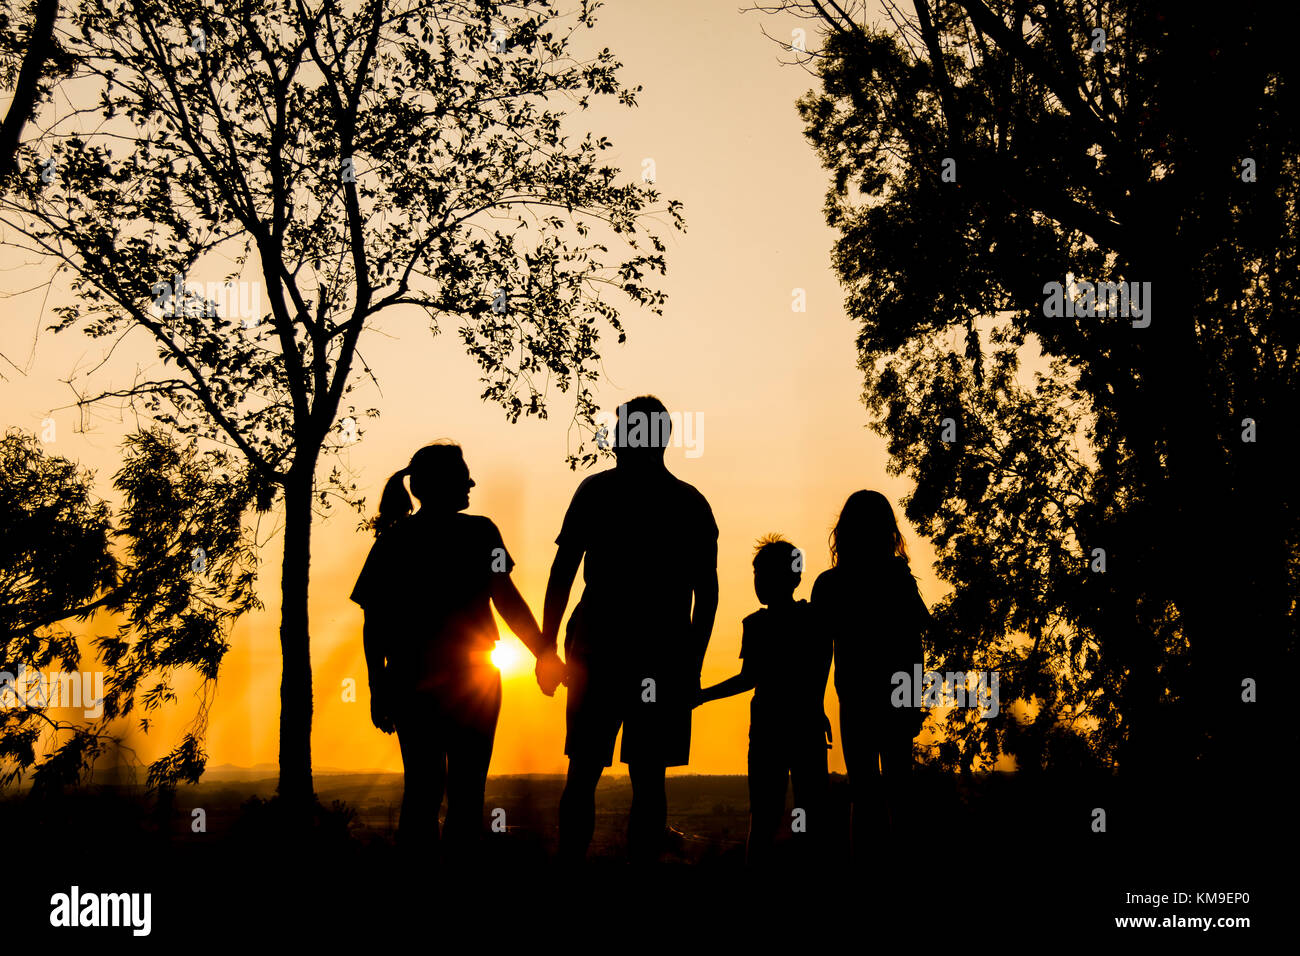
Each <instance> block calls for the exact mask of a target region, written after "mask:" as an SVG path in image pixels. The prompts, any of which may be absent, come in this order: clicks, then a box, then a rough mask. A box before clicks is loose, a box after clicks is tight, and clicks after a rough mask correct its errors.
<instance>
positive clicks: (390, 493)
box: [370, 468, 412, 537]
mask: <svg viewBox="0 0 1300 956" xmlns="http://www.w3.org/2000/svg"><path fill="white" fill-rule="evenodd" d="M406 472H407V469H405V468H403V469H402V470H401V471H399V472H397V473H396V474H395V475H393V477H391V478H389V479H388V482H387V483H386V484H385V485H384V493H383V494H382V495H380V497H379V513H378V514H376V515H375V517H374V519H373V520H372V521H371V522H370V525H371V527H372V528H374V529H375V537H378V536H379V535H381V534H383V533H384V532H385V531H388V530H389V529H391V528H392V527H393V526H394V525H395V524H397V523H398V522H399V521H401V520H402V519H403V518H405V517H406V516H407V515H409V514H410V513H411V511H412V508H411V496H410V494H408V493H407V490H406V485H405V484H404V483H403V480H402V479H403V478H405V477H406Z"/></svg>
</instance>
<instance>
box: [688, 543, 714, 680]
mask: <svg viewBox="0 0 1300 956" xmlns="http://www.w3.org/2000/svg"><path fill="white" fill-rule="evenodd" d="M692 590H693V591H694V592H695V603H694V605H693V606H692V608H691V646H692V647H693V648H694V649H695V673H696V674H699V673H700V671H702V670H704V654H705V652H706V651H707V650H708V649H709V638H710V637H712V636H713V620H714V618H715V617H717V615H718V568H717V562H716V560H715V561H713V562H710V564H709V566H708V567H706V568H704V569H703V570H702V571H701V572H700V574H699V576H698V577H697V578H696V580H695V585H694V587H693V589H692Z"/></svg>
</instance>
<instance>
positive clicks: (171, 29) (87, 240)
mask: <svg viewBox="0 0 1300 956" xmlns="http://www.w3.org/2000/svg"><path fill="white" fill-rule="evenodd" d="M593 10H594V5H593V4H589V3H582V4H581V6H580V7H579V9H578V10H577V11H576V12H575V13H574V14H572V15H569V14H562V13H561V12H560V11H558V10H557V8H556V5H555V4H554V3H553V2H551V0H521V2H518V3H509V4H507V3H491V2H486V0H463V2H419V0H405V2H392V0H367V2H363V3H360V4H342V3H339V2H337V0H320V2H316V3H309V2H307V0H294V2H271V0H237V2H233V3H230V4H225V5H222V6H220V7H219V8H214V7H213V6H212V5H209V4H204V3H199V2H193V0H166V2H136V0H133V2H130V3H127V2H118V0H84V2H82V3H81V5H80V6H79V7H78V8H77V10H76V11H74V12H72V13H71V14H70V15H69V16H70V20H71V21H72V23H73V24H75V31H73V32H71V33H70V34H69V35H68V36H67V37H66V38H64V40H65V42H66V43H67V44H68V46H69V48H70V49H71V50H72V51H73V52H74V53H75V55H76V56H78V58H79V60H80V61H81V62H82V63H83V64H84V69H85V70H86V71H87V72H88V74H89V75H91V76H94V77H97V78H98V80H99V84H100V87H99V95H100V99H99V102H98V107H97V109H96V111H95V112H96V113H97V116H96V126H97V128H96V129H94V130H91V129H86V128H83V126H84V125H85V124H82V125H78V124H77V117H76V116H73V115H69V116H67V117H63V118H62V119H61V120H59V121H56V122H52V123H51V124H49V129H50V132H49V133H48V134H46V135H44V136H43V137H42V139H41V140H40V142H39V144H36V143H34V144H32V145H30V146H26V147H24V149H25V150H26V151H30V150H32V149H34V148H36V146H37V145H39V146H40V147H41V148H42V149H46V150H50V151H52V152H53V153H54V154H55V155H57V157H58V161H59V170H60V172H59V176H58V178H57V180H56V181H55V182H54V183H51V184H43V183H41V182H39V181H38V180H37V179H36V178H35V177H28V178H26V179H24V180H23V181H22V182H21V184H20V185H19V186H18V187H16V188H15V189H14V190H13V191H12V192H11V195H10V197H9V199H8V203H7V206H8V208H7V210H6V212H5V214H4V215H0V221H3V222H4V223H5V224H6V225H7V226H8V227H10V228H11V229H12V230H13V231H14V232H15V233H18V234H21V235H22V236H24V237H25V240H24V244H25V247H26V248H28V249H31V250H34V251H37V252H39V253H40V254H42V255H45V256H50V257H53V258H54V259H55V260H57V261H58V262H59V263H60V264H61V265H62V266H64V267H66V268H67V269H68V270H69V271H70V272H71V275H72V287H73V290H74V291H75V292H76V294H77V301H76V303H75V304H74V305H71V306H68V307H66V308H64V309H62V310H60V311H61V316H60V321H59V322H58V323H57V326H56V327H57V328H59V329H68V328H73V327H77V328H80V329H82V330H83V331H85V332H86V333H87V334H89V335H92V336H124V335H127V334H130V333H133V332H134V333H137V334H141V335H147V336H149V337H150V338H151V339H152V341H153V343H154V345H155V347H156V349H157V352H158V356H159V359H160V360H161V362H162V365H163V366H164V368H165V369H166V370H167V371H166V372H163V371H155V372H154V373H153V374H149V375H146V376H145V377H143V378H142V379H141V381H139V382H138V383H137V384H135V385H133V386H132V387H130V388H126V389H118V390H110V391H106V392H102V393H98V394H94V395H87V396H86V397H85V401H86V402H94V401H100V400H106V399H117V400H124V401H128V402H131V403H133V404H135V405H136V406H137V407H138V408H140V409H142V410H144V411H147V412H148V413H150V414H152V415H153V416H154V418H155V419H156V420H157V421H158V422H160V423H163V424H166V425H168V426H170V427H174V428H176V429H177V430H178V431H179V432H181V433H183V434H192V435H196V436H202V437H203V438H205V439H207V440H209V441H212V442H219V443H222V444H224V445H225V446H226V447H230V448H233V449H235V450H237V452H238V454H240V455H241V456H242V458H243V460H244V462H245V465H246V468H247V480H248V481H249V482H250V484H251V485H253V486H254V487H255V488H256V489H257V496H258V501H259V503H260V505H261V506H262V507H270V505H271V504H272V502H273V500H274V499H275V498H276V497H277V496H279V495H283V505H284V515H285V547H284V562H283V566H282V568H281V596H282V611H281V628H280V639H281V648H282V652H283V660H284V673H283V680H282V684H281V711H280V769H281V776H280V793H281V794H282V795H283V796H284V797H285V798H286V800H287V801H289V802H290V803H299V802H303V801H306V800H308V799H309V798H310V795H311V792H312V778H311V752H310V742H311V716H312V699H311V659H310V641H309V628H308V613H307V594H308V580H309V557H310V533H311V524H312V516H313V508H314V506H315V507H322V508H323V507H326V506H328V504H329V503H330V492H331V491H332V492H334V493H335V494H337V495H339V496H341V497H342V498H343V499H344V500H346V501H348V502H349V503H351V504H352V505H354V506H358V507H359V506H360V502H359V501H358V500H357V498H356V495H355V486H354V485H352V484H350V483H349V482H348V481H347V479H346V478H345V477H344V476H342V474H341V473H340V472H339V470H338V469H337V468H335V469H334V470H333V471H332V472H331V473H330V474H329V475H328V477H325V476H323V475H322V473H321V466H322V460H323V456H324V455H326V454H328V453H329V452H332V451H335V450H337V449H338V448H339V447H342V446H343V444H344V443H345V442H346V440H348V439H350V438H352V437H353V436H354V435H356V434H358V432H357V431H356V428H355V419H353V420H352V422H351V423H349V422H348V419H349V418H352V414H354V413H355V410H354V409H353V407H352V406H348V407H347V408H346V409H344V407H343V402H344V399H345V397H346V396H347V395H349V393H350V392H351V391H352V389H353V388H354V387H355V386H356V384H357V380H358V378H359V375H360V374H361V373H362V372H364V371H366V370H365V367H364V362H363V361H362V360H361V358H360V355H359V352H358V346H359V343H360V342H361V338H362V333H363V332H364V331H365V330H366V329H367V328H371V327H373V326H375V325H377V324H378V323H379V321H380V319H381V318H385V317H391V320H392V321H397V320H399V319H400V318H401V317H402V316H403V314H406V315H407V317H408V321H409V317H410V316H411V315H414V314H419V313H423V315H424V316H425V317H426V318H427V321H428V322H429V323H430V326H431V330H432V331H433V332H434V333H437V332H439V331H441V330H442V329H443V328H445V327H446V325H448V324H454V325H455V327H456V329H457V332H458V335H459V338H460V340H461V342H462V344H463V345H464V347H465V348H466V350H467V352H468V353H469V354H470V355H471V356H473V358H474V359H475V360H476V361H477V362H478V364H479V365H480V367H481V369H482V378H483V383H484V390H483V393H482V397H483V399H485V400H489V401H492V402H495V403H497V404H499V405H500V406H501V407H502V408H503V409H504V410H505V412H506V414H507V416H508V417H509V418H510V420H512V421H514V420H517V419H518V417H519V416H520V415H538V416H544V415H545V414H546V410H547V403H546V399H547V395H546V389H547V385H548V383H554V384H555V386H556V387H557V388H558V389H559V390H561V391H562V392H570V393H571V394H572V396H573V399H574V417H575V422H576V423H578V424H580V425H581V426H582V427H583V428H584V429H586V430H591V431H594V422H593V414H594V411H595V408H594V405H593V402H592V398H591V391H590V385H591V383H592V382H593V381H594V380H595V379H596V377H597V374H598V371H597V370H598V368H599V360H600V355H599V352H598V344H599V340H600V337H601V335H602V334H606V333H610V332H612V333H613V334H615V335H616V336H617V338H618V340H619V341H622V340H623V338H624V329H623V324H622V320H621V318H620V315H619V311H618V308H617V305H618V302H619V299H620V298H621V297H626V298H627V299H630V300H631V301H632V302H634V303H637V304H640V305H642V306H645V307H648V308H649V309H651V310H652V311H654V312H658V311H660V309H661V307H662V304H663V301H664V297H663V295H662V294H661V293H660V292H658V291H656V290H655V289H654V288H652V287H651V285H650V284H649V282H650V279H651V277H652V276H653V275H654V274H656V273H662V272H663V271H664V268H665V260H664V255H663V253H664V245H663V243H662V241H661V240H660V239H659V238H658V237H657V236H655V235H654V234H647V232H646V228H647V226H648V221H649V220H650V219H651V218H654V217H663V218H664V219H666V221H667V223H668V224H669V225H671V226H672V227H676V228H681V226H682V221H681V215H680V209H679V206H678V204H677V203H675V202H668V203H666V204H660V201H659V196H658V193H657V192H656V191H655V190H654V189H653V188H651V187H650V186H648V185H646V184H644V183H641V182H637V181H631V182H627V183H621V182H620V181H619V175H620V174H619V171H618V170H617V169H615V168H612V167H610V166H608V165H602V163H601V161H600V154H601V153H602V152H603V151H604V150H606V149H607V148H609V146H610V143H609V141H608V140H607V139H605V138H604V137H594V136H592V135H591V134H586V135H584V136H582V137H581V138H575V135H576V134H574V133H572V132H571V131H570V129H569V126H570V123H571V120H569V119H567V118H566V114H565V111H564V109H563V107H566V106H569V107H574V108H576V109H577V110H579V111H581V110H583V109H586V108H587V107H588V106H589V104H590V102H591V99H592V98H593V97H597V96H609V97H614V98H616V99H617V100H618V101H619V102H621V103H624V104H626V105H629V106H630V105H633V104H634V103H635V96H636V92H637V89H639V88H629V87H625V86H623V85H622V84H621V82H620V81H619V79H618V75H617V73H618V66H619V64H618V63H617V62H616V61H615V59H614V57H613V55H612V54H611V53H610V51H609V50H608V49H604V50H601V51H600V52H598V53H596V54H595V55H594V56H593V57H591V58H589V59H586V60H579V59H577V58H576V56H575V53H574V52H573V49H572V48H573V45H574V37H575V34H576V33H577V32H578V31H579V30H583V29H585V28H589V27H591V26H592V25H593V19H592V12H593ZM64 120H66V122H64ZM24 168H26V166H24ZM615 242H617V243H619V244H621V245H622V246H624V247H626V248H627V252H626V253H625V254H624V255H622V257H617V256H614V255H612V254H611V252H610V246H611V244H612V243H615ZM223 257H224V258H223ZM216 261H224V262H231V261H233V262H234V263H235V269H234V270H232V271H231V272H229V274H228V275H227V278H229V279H231V280H232V281H244V282H247V281H248V278H247V277H245V278H243V279H241V275H242V271H241V270H244V269H245V267H247V271H248V272H249V274H250V275H251V276H252V277H254V278H255V281H256V284H257V287H258V288H259V289H261V290H263V291H264V293H265V295H266V298H267V303H268V311H267V313H266V314H265V315H262V316H256V317H253V318H252V319H251V320H250V319H249V317H248V316H242V317H237V316H234V315H231V314H230V311H231V310H229V309H225V310H223V309H220V308H216V307H215V305H214V303H211V302H206V301H205V302H204V303H201V304H197V305H196V304H194V303H189V304H187V301H186V300H185V299H183V298H181V297H180V296H179V295H177V294H176V293H177V290H176V288H175V286H176V285H178V284H181V285H183V284H184V283H176V282H172V283H171V285H172V288H171V289H170V290H169V289H168V288H167V286H166V285H165V283H167V282H169V281H171V279H172V277H173V276H174V275H185V274H188V273H190V272H191V271H192V270H194V269H195V268H202V267H203V266H204V265H205V264H207V265H210V264H211V263H213V262H216ZM173 372H174V374H173ZM345 411H346V413H347V414H346V415H345ZM372 412H373V410H372ZM590 454H594V453H590ZM590 454H589V453H586V449H585V446H583V445H579V447H578V448H577V450H576V452H575V453H574V454H573V456H572V461H574V462H576V461H578V460H583V459H585V458H587V457H590Z"/></svg>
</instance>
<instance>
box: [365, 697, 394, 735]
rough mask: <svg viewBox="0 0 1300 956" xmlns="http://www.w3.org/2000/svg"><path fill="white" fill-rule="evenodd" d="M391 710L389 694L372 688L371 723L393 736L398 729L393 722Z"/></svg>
mask: <svg viewBox="0 0 1300 956" xmlns="http://www.w3.org/2000/svg"><path fill="white" fill-rule="evenodd" d="M390 711H391V708H390V706H389V700H388V694H387V692H386V691H384V690H382V689H380V688H378V687H371V688H370V721H371V723H373V724H374V725H375V727H376V728H377V729H378V730H380V731H382V732H383V733H386V734H391V733H392V732H393V731H394V730H396V729H397V725H396V723H395V722H394V721H393V716H392V713H391V712H390Z"/></svg>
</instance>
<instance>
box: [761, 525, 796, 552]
mask: <svg viewBox="0 0 1300 956" xmlns="http://www.w3.org/2000/svg"><path fill="white" fill-rule="evenodd" d="M777 545H784V546H785V547H787V548H793V547H794V545H792V544H791V543H790V542H789V541H787V540H785V538H783V537H782V536H781V535H779V534H777V533H776V532H775V531H774V532H772V533H771V534H765V535H763V537H761V538H759V539H758V541H756V542H755V543H754V557H758V555H759V553H760V552H762V551H766V550H768V549H769V548H773V547H775V546H777Z"/></svg>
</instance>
